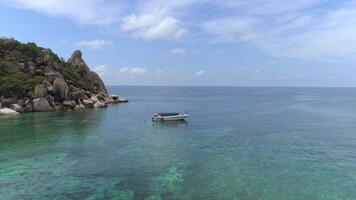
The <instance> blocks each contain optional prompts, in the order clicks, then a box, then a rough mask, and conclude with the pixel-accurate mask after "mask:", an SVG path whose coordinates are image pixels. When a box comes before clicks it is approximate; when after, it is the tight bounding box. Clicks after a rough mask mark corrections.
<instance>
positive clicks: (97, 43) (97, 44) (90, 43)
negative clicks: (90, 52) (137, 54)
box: [77, 39, 112, 49]
mask: <svg viewBox="0 0 356 200" xmlns="http://www.w3.org/2000/svg"><path fill="white" fill-rule="evenodd" d="M110 44H112V41H110V40H98V39H95V40H83V41H80V42H78V43H77V45H78V46H83V47H88V48H89V49H101V48H103V47H105V46H107V45H110Z"/></svg>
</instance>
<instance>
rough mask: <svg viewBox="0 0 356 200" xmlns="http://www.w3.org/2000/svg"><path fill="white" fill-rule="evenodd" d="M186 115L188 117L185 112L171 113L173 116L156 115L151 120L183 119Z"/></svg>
mask: <svg viewBox="0 0 356 200" xmlns="http://www.w3.org/2000/svg"><path fill="white" fill-rule="evenodd" d="M187 117H188V115H187V114H182V115H173V116H158V117H155V118H154V119H153V120H154V121H179V120H185V119H186V118H187Z"/></svg>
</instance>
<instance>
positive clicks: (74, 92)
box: [70, 86, 89, 101]
mask: <svg viewBox="0 0 356 200" xmlns="http://www.w3.org/2000/svg"><path fill="white" fill-rule="evenodd" d="M70 90H71V92H70V96H71V97H72V98H73V99H74V100H75V101H82V100H84V99H89V97H88V96H87V94H86V93H85V92H84V91H83V90H82V89H79V88H76V87H74V86H71V89H70Z"/></svg>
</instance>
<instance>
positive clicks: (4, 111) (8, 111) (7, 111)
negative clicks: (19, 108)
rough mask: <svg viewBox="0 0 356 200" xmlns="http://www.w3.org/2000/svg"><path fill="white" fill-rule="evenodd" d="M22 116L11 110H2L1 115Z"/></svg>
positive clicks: (0, 110)
mask: <svg viewBox="0 0 356 200" xmlns="http://www.w3.org/2000/svg"><path fill="white" fill-rule="evenodd" d="M17 114H20V113H18V112H16V111H14V110H12V109H10V108H1V109H0V115H17Z"/></svg>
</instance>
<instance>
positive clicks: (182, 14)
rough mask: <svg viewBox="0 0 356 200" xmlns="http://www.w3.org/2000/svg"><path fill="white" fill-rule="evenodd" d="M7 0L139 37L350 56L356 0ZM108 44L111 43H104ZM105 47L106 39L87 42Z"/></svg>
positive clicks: (355, 41) (354, 46)
mask: <svg viewBox="0 0 356 200" xmlns="http://www.w3.org/2000/svg"><path fill="white" fill-rule="evenodd" d="M4 3H5V4H6V5H10V6H12V7H15V8H19V9H27V10H33V11H36V12H39V13H43V14H46V15H49V16H52V17H65V18H68V19H71V20H74V21H77V22H79V23H81V24H91V25H97V26H106V27H110V28H111V30H115V31H117V29H119V31H120V32H121V33H123V34H127V35H130V36H132V37H134V38H137V39H143V40H158V39H161V40H172V39H174V40H176V39H182V40H184V38H185V37H183V36H187V37H188V39H189V36H194V37H198V38H204V39H205V40H206V42H213V43H231V44H232V45H239V44H244V45H250V46H251V47H254V48H256V49H257V50H259V51H261V52H264V53H266V54H268V55H270V56H274V57H287V58H296V59H312V60H313V59H316V60H328V59H350V58H351V57H353V56H354V55H355V54H356V0H348V1H346V0H340V1H329V0H298V1H295V0H254V1H250V0H225V1H220V0H171V1H162V0H151V1H144V0H137V1H128V0H117V1H111V0H110V1H105V0H86V1H84V0H77V1H70V0H61V1H59V0H48V1H36V0H5V1H4ZM104 43H105V42H104ZM82 45H84V46H88V47H90V48H97V47H100V46H101V44H100V41H95V42H93V43H90V42H89V41H86V42H84V41H83V43H82Z"/></svg>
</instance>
